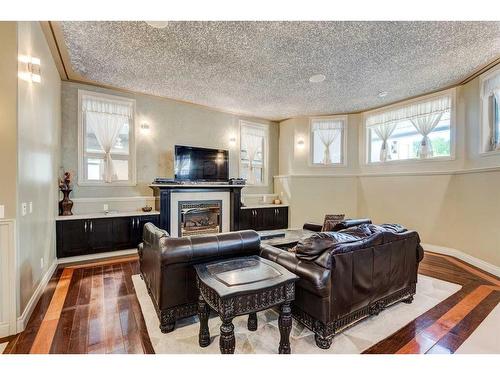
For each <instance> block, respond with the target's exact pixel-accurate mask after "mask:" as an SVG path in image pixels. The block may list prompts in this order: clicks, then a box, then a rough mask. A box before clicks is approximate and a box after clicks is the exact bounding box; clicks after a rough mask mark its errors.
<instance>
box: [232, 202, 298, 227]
mask: <svg viewBox="0 0 500 375" xmlns="http://www.w3.org/2000/svg"><path fill="white" fill-rule="evenodd" d="M286 228H288V207H265V208H264V207H263V208H260V207H259V208H245V209H241V210H240V225H239V229H240V230H243V229H253V230H273V229H286Z"/></svg>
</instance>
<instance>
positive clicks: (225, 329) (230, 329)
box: [219, 318, 236, 354]
mask: <svg viewBox="0 0 500 375" xmlns="http://www.w3.org/2000/svg"><path fill="white" fill-rule="evenodd" d="M232 320H233V319H232V318H231V319H225V320H223V321H222V325H221V326H220V339H219V346H220V352H221V353H222V354H234V348H235V345H236V340H235V338H234V325H233V323H232Z"/></svg>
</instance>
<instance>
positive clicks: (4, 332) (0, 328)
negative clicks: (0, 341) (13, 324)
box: [0, 323, 10, 354]
mask: <svg viewBox="0 0 500 375" xmlns="http://www.w3.org/2000/svg"><path fill="white" fill-rule="evenodd" d="M7 336H10V325H9V323H0V337H7ZM0 354H2V352H1V350H0Z"/></svg>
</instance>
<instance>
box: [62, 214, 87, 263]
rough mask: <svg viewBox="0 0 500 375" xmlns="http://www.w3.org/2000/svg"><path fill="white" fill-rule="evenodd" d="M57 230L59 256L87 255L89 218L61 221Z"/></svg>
mask: <svg viewBox="0 0 500 375" xmlns="http://www.w3.org/2000/svg"><path fill="white" fill-rule="evenodd" d="M56 231H57V257H58V258H64V257H70V256H76V255H85V254H88V252H89V244H88V231H89V225H88V222H87V220H68V221H59V222H57V226H56Z"/></svg>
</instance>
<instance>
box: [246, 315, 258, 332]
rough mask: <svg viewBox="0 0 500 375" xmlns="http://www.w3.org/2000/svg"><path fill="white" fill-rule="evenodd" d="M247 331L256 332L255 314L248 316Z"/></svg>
mask: <svg viewBox="0 0 500 375" xmlns="http://www.w3.org/2000/svg"><path fill="white" fill-rule="evenodd" d="M247 327H248V330H249V331H257V313H250V314H249V315H248V324H247Z"/></svg>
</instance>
